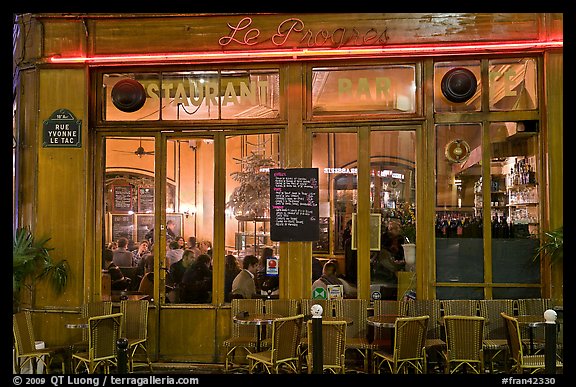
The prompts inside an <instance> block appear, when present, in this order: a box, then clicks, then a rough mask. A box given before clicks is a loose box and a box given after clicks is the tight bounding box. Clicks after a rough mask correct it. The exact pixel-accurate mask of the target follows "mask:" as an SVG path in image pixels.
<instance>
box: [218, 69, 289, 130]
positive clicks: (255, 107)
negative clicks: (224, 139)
mask: <svg viewBox="0 0 576 387" xmlns="http://www.w3.org/2000/svg"><path fill="white" fill-rule="evenodd" d="M220 83H221V84H220V90H221V95H222V97H221V100H222V119H231V118H233V119H245V118H277V117H278V115H279V113H278V111H279V102H280V97H279V96H280V90H279V89H280V76H279V72H278V71H277V70H262V71H258V70H250V71H248V70H237V71H222V78H221V79H220Z"/></svg>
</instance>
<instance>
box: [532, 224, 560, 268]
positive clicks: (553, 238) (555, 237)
mask: <svg viewBox="0 0 576 387" xmlns="http://www.w3.org/2000/svg"><path fill="white" fill-rule="evenodd" d="M544 235H545V238H544V243H543V244H542V245H541V246H540V247H538V248H537V249H536V254H535V255H534V260H537V259H538V258H539V257H540V255H542V256H543V257H546V256H548V257H550V264H553V263H555V262H557V261H559V260H562V259H563V257H564V226H560V227H558V228H557V229H555V230H552V231H548V232H545V233H544Z"/></svg>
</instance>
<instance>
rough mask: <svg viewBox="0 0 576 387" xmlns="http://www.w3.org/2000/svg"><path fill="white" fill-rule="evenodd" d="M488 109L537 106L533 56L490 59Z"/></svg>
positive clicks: (521, 108)
mask: <svg viewBox="0 0 576 387" xmlns="http://www.w3.org/2000/svg"><path fill="white" fill-rule="evenodd" d="M489 71H490V110H493V111H494V110H506V111H509V110H530V109H536V107H537V106H538V93H537V89H538V88H537V74H538V71H537V62H536V59H533V58H524V59H495V60H490V70H489Z"/></svg>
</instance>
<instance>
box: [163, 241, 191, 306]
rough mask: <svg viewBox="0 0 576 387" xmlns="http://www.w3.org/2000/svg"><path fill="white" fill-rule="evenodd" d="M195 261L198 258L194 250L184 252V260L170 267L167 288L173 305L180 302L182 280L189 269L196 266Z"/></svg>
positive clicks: (169, 299)
mask: <svg viewBox="0 0 576 387" xmlns="http://www.w3.org/2000/svg"><path fill="white" fill-rule="evenodd" d="M195 259H196V257H195V256H194V252H193V251H192V250H184V254H182V259H180V260H179V261H178V262H176V263H173V264H172V265H171V266H170V269H169V271H168V275H167V276H166V286H167V287H168V288H169V292H168V301H170V302H171V303H177V302H180V284H181V283H182V278H183V277H184V273H185V272H186V270H187V269H188V267H190V266H192V265H194V261H195Z"/></svg>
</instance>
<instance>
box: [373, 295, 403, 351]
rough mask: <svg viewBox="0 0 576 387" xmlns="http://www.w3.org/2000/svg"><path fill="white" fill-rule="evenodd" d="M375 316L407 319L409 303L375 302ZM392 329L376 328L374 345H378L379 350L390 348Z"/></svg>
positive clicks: (393, 301)
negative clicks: (395, 316) (392, 316)
mask: <svg viewBox="0 0 576 387" xmlns="http://www.w3.org/2000/svg"><path fill="white" fill-rule="evenodd" d="M373 305H374V316H381V315H397V316H400V317H406V315H407V313H408V303H407V302H405V301H395V300H374V303H373ZM389 332H390V329H387V328H377V327H374V340H373V341H372V344H374V345H377V346H378V348H379V349H381V348H383V347H385V346H388V347H389V346H390V343H391V341H392V338H391V337H390V334H389Z"/></svg>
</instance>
